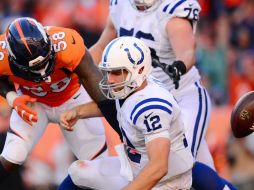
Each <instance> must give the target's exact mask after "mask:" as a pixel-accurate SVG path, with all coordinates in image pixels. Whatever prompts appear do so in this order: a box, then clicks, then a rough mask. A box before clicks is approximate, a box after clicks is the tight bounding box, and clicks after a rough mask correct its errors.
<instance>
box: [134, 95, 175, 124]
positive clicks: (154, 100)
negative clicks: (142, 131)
mask: <svg viewBox="0 0 254 190" xmlns="http://www.w3.org/2000/svg"><path fill="white" fill-rule="evenodd" d="M149 102H163V103H165V104H167V105H168V106H170V107H172V104H171V103H170V102H168V101H167V100H164V99H161V98H148V99H145V100H143V101H141V102H139V103H138V104H137V105H136V106H135V107H134V108H133V110H132V112H131V117H130V119H131V120H132V117H133V114H134V112H135V111H136V110H137V109H138V108H139V107H140V106H142V105H143V104H145V103H149Z"/></svg>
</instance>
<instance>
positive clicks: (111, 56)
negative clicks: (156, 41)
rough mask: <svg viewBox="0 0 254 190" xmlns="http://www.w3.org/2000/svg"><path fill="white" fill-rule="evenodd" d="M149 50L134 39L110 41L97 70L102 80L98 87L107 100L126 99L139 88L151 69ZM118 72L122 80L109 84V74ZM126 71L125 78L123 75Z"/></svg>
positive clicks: (123, 38)
mask: <svg viewBox="0 0 254 190" xmlns="http://www.w3.org/2000/svg"><path fill="white" fill-rule="evenodd" d="M151 61H152V60H151V54H150V49H149V48H148V47H147V46H146V45H145V43H144V42H143V41H141V40H139V39H137V38H135V37H129V36H128V37H127V36H126V37H120V38H117V39H115V40H113V41H111V42H110V43H109V44H108V45H107V47H106V48H105V49H104V52H103V54H102V60H101V63H100V64H99V68H100V69H101V70H102V73H103V79H102V80H101V82H100V84H99V87H100V89H101V91H102V93H103V94H104V95H105V96H106V97H107V98H108V99H122V98H126V97H127V96H128V95H129V94H130V93H132V92H133V91H134V90H136V89H137V88H139V87H140V86H141V85H142V83H143V82H144V80H145V79H146V78H147V76H148V75H149V74H150V72H151V69H152V62H151ZM116 71H120V74H121V75H122V77H123V80H122V81H121V82H119V83H114V84H110V83H109V81H108V79H109V72H116ZM124 71H125V73H126V71H127V77H126V78H124V75H123V73H124Z"/></svg>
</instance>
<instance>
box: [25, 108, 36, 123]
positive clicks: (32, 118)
mask: <svg viewBox="0 0 254 190" xmlns="http://www.w3.org/2000/svg"><path fill="white" fill-rule="evenodd" d="M21 117H23V118H25V119H26V120H28V121H32V122H35V123H36V122H37V121H38V117H37V115H33V114H30V113H27V112H25V111H24V110H22V111H21Z"/></svg>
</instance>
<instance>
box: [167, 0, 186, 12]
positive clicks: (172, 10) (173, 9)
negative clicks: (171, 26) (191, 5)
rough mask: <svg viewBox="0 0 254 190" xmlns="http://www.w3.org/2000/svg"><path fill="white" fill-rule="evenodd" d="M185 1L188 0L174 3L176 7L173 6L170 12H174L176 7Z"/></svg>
mask: <svg viewBox="0 0 254 190" xmlns="http://www.w3.org/2000/svg"><path fill="white" fill-rule="evenodd" d="M185 1H186V0H181V1H178V2H177V3H176V4H175V5H174V7H172V9H170V11H169V13H170V14H173V12H174V11H175V9H176V8H177V7H178V6H180V5H181V4H182V3H184V2H185Z"/></svg>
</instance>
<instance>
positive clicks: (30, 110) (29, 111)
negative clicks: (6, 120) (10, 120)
mask: <svg viewBox="0 0 254 190" xmlns="http://www.w3.org/2000/svg"><path fill="white" fill-rule="evenodd" d="M18 109H22V110H25V111H26V112H27V113H29V114H33V115H35V116H37V112H36V111H34V110H32V109H31V108H30V107H28V106H26V105H22V106H20V108H18Z"/></svg>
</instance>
